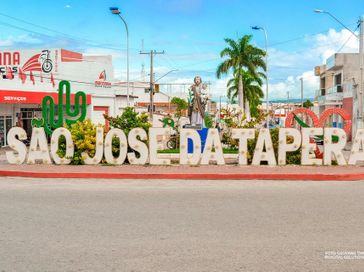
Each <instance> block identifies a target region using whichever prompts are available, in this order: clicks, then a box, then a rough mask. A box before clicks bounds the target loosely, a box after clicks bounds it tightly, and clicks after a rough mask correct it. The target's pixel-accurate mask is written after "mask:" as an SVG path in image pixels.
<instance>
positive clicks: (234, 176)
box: [0, 170, 364, 181]
mask: <svg viewBox="0 0 364 272" xmlns="http://www.w3.org/2000/svg"><path fill="white" fill-rule="evenodd" d="M0 176H2V177H26V178H92V179H185V180H191V179H194V180H204V179H210V180H317V181H359V180H364V173H352V174H326V173H315V174H303V173H294V174H292V173H251V174H249V173H230V174H229V173H103V172H96V173H76V172H68V173H67V172H62V173H56V172H32V171H12V170H0Z"/></svg>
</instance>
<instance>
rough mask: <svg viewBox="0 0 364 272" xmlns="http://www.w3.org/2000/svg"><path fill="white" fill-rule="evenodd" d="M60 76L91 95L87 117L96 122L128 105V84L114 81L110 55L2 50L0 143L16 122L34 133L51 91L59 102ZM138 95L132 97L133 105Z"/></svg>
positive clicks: (75, 87)
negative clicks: (44, 101)
mask: <svg viewBox="0 0 364 272" xmlns="http://www.w3.org/2000/svg"><path fill="white" fill-rule="evenodd" d="M61 80H67V81H69V82H70V83H71V93H72V94H73V95H74V93H76V92H77V91H83V92H85V93H86V95H87V103H86V104H87V117H88V118H90V119H91V120H92V121H93V122H94V123H101V124H105V119H104V117H103V114H104V113H107V114H109V115H111V116H115V115H117V114H120V112H121V110H122V109H123V108H125V107H126V105H127V96H126V88H123V87H120V86H117V85H116V84H115V79H114V70H113V65H112V58H111V56H91V55H84V54H81V53H77V52H72V51H68V50H65V49H61V48H55V49H39V50H8V51H0V146H3V145H6V134H7V131H8V130H9V129H10V128H11V127H13V126H16V125H18V126H22V127H23V128H24V129H25V130H26V131H27V133H28V136H30V133H31V130H32V128H31V120H32V119H33V118H34V117H41V103H42V100H43V97H44V96H45V95H51V96H52V97H53V98H54V99H55V103H56V104H57V100H58V99H57V93H58V83H59V82H60V81H61ZM133 99H134V96H132V95H131V96H130V105H133V104H134V102H133ZM71 100H72V98H71ZM72 104H73V101H72ZM106 125H107V124H106Z"/></svg>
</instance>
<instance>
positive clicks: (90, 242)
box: [0, 178, 364, 272]
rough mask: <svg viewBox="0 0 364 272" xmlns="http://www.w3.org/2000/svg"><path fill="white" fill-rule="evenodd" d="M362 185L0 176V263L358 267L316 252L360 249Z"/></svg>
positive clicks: (363, 238) (51, 267) (94, 267)
mask: <svg viewBox="0 0 364 272" xmlns="http://www.w3.org/2000/svg"><path fill="white" fill-rule="evenodd" d="M363 194H364V182H336V181H335V182H332V183H327V182H307V181H306V182H302V181H299V182H297V181H280V182H272V181H245V182H242V181H210V180H204V181H202V180H200V181H193V180H183V181H180V180H175V181H171V180H169V181H156V180H153V181H152V180H145V181H142V180H123V181H120V180H117V181H115V180H91V179H88V180H75V179H67V180H62V179H57V180H49V179H43V180H34V179H20V178H0V214H1V217H0V221H1V224H0V234H1V236H0V268H1V269H0V271H7V272H8V271H9V272H10V271H17V272H22V271H27V272H28V271H52V272H53V271H55V272H56V271H128V272H131V271H134V272H137V271H147V272H148V271H153V272H155V271H168V272H170V271H177V272H178V271H181V272H182V271H183V272H186V271H192V272H194V271H208V272H213V271H219V272H220V271H252V272H255V271H262V272H263V271H264V272H266V271H270V272H275V271H279V272H284V271H289V272H292V271H321V272H323V271H330V272H331V271H340V272H347V271H363V267H364V259H360V258H357V259H339V258H331V259H329V258H326V257H325V254H326V256H328V254H329V255H330V256H332V254H333V252H334V253H336V254H337V255H335V256H341V255H342V254H347V255H350V254H351V253H352V252H354V251H355V252H357V251H359V252H361V251H364V232H363V222H364V213H363V206H364V197H363ZM357 254H359V253H357ZM357 256H359V255H357ZM359 257H360V256H359Z"/></svg>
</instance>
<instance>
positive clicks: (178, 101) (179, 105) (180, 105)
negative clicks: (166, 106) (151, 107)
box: [171, 96, 188, 124]
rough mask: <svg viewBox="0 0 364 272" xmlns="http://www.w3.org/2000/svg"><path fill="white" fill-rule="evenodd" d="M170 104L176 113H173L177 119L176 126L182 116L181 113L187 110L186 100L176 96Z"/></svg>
mask: <svg viewBox="0 0 364 272" xmlns="http://www.w3.org/2000/svg"><path fill="white" fill-rule="evenodd" d="M171 103H172V104H173V105H175V106H176V112H175V113H174V116H175V117H176V118H177V124H178V122H179V119H181V117H182V115H183V111H185V110H187V108H188V103H187V101H186V100H184V99H182V98H179V97H176V96H175V97H173V98H172V100H171Z"/></svg>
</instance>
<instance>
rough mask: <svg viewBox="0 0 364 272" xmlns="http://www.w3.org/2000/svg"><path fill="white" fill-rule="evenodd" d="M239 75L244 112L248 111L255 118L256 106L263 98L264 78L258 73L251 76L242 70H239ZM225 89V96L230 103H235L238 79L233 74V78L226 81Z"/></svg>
mask: <svg viewBox="0 0 364 272" xmlns="http://www.w3.org/2000/svg"><path fill="white" fill-rule="evenodd" d="M240 73H241V78H242V82H243V95H244V105H246V112H248V110H249V111H250V113H251V114H252V116H256V114H257V113H258V111H257V106H258V105H260V104H261V98H263V97H264V93H263V90H262V85H263V81H262V78H264V77H265V75H264V74H263V73H261V72H258V73H257V74H256V75H252V74H250V73H249V72H248V71H244V70H241V71H240ZM227 87H228V90H227V96H228V98H229V100H230V101H231V103H235V99H236V97H237V96H238V89H239V77H238V76H236V75H235V74H234V77H233V78H232V79H230V80H229V81H228V83H227Z"/></svg>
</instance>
